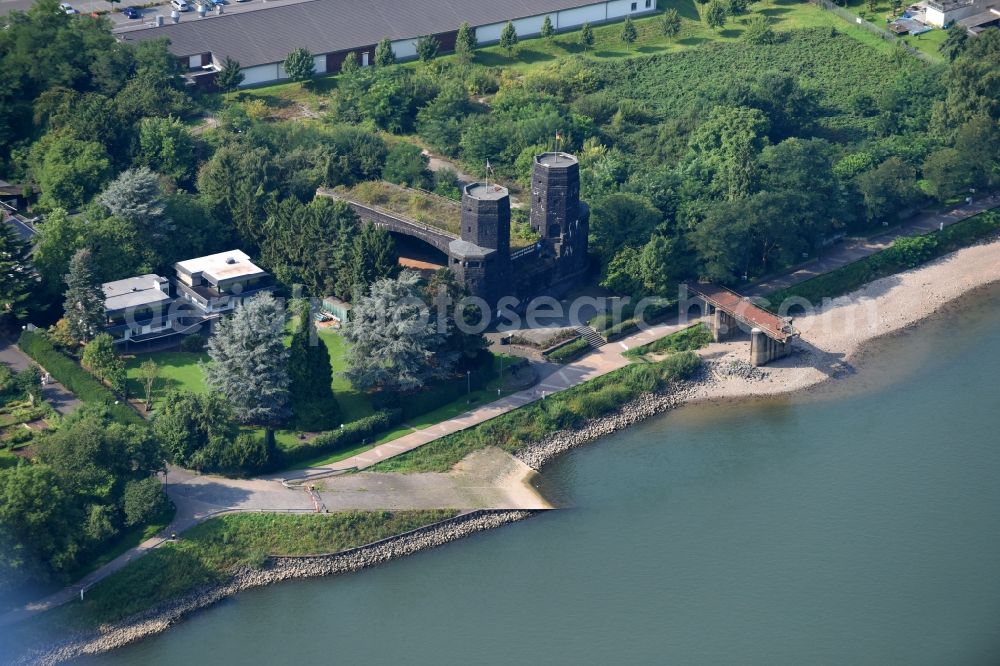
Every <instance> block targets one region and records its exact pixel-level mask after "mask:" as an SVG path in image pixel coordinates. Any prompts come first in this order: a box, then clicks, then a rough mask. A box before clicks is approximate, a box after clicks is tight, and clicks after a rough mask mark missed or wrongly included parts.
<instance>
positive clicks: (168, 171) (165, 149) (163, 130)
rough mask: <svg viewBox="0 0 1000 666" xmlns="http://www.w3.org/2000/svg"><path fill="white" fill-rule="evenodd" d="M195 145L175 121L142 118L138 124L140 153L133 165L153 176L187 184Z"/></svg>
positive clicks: (186, 132) (190, 173) (194, 162)
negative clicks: (167, 177) (146, 168)
mask: <svg viewBox="0 0 1000 666" xmlns="http://www.w3.org/2000/svg"><path fill="white" fill-rule="evenodd" d="M196 162H197V160H196V159H195V143H194V138H193V137H192V136H191V132H190V131H188V129H187V127H185V126H184V124H183V123H182V122H181V121H180V120H178V119H177V118H172V117H170V118H143V119H142V120H141V121H140V122H139V152H138V154H137V155H136V158H135V163H136V164H137V165H139V166H145V167H149V169H151V170H152V171H155V172H156V173H161V174H163V175H165V176H169V177H171V178H173V179H174V180H175V181H186V180H187V179H189V178H191V176H192V174H193V173H194V168H193V167H194V165H195V164H196Z"/></svg>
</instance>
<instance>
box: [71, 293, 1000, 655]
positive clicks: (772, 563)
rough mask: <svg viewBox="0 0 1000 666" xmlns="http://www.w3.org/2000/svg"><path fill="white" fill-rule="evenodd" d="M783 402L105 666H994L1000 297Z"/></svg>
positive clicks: (664, 438)
mask: <svg viewBox="0 0 1000 666" xmlns="http://www.w3.org/2000/svg"><path fill="white" fill-rule="evenodd" d="M971 304H972V305H973V306H974V307H963V308H962V309H960V310H958V311H955V312H952V313H951V314H950V315H949V316H948V317H946V318H940V319H938V320H935V321H932V322H929V323H927V324H925V325H923V326H921V327H920V328H919V329H917V330H916V331H914V332H910V333H907V334H904V335H902V336H900V337H896V338H894V339H892V340H887V341H883V342H881V343H879V344H878V345H876V346H875V347H874V349H873V352H872V353H870V354H867V355H866V358H865V359H864V360H863V362H862V363H861V369H860V371H859V372H858V373H857V374H855V375H854V376H852V377H849V378H847V379H843V380H838V381H836V382H833V383H830V384H827V385H826V386H825V387H823V388H820V389H818V390H816V391H813V392H810V394H809V395H808V396H804V397H800V398H797V399H780V400H768V401H759V402H756V403H750V404H741V405H704V406H692V407H685V408H683V409H680V410H677V411H675V412H672V413H669V414H667V415H665V416H662V417H660V418H656V419H653V420H650V421H648V422H646V423H644V424H642V425H640V426H638V427H636V428H633V429H631V430H628V431H626V432H623V433H620V434H618V435H616V436H613V437H609V438H607V439H604V440H602V441H600V442H597V443H595V444H593V445H590V446H587V447H584V448H582V449H579V450H577V451H575V452H572V453H570V454H568V455H566V456H564V457H562V458H560V459H559V460H558V461H556V462H555V463H553V464H552V465H550V466H548V467H547V468H546V469H545V470H544V476H545V477H546V478H547V480H548V483H549V484H550V485H552V486H553V487H555V488H556V489H557V490H558V492H559V493H560V494H561V495H563V496H565V497H566V498H567V499H568V500H569V501H570V502H571V503H572V506H573V508H571V509H566V510H561V511H553V512H550V513H547V514H545V515H542V516H539V517H535V518H532V519H530V520H528V521H524V522H522V523H518V524H515V525H512V526H509V527H506V528H503V529H501V530H498V531H493V532H488V533H482V534H479V535H476V536H474V537H472V538H469V539H466V540H464V541H460V542H457V543H453V544H450V545H448V546H445V547H443V548H440V549H437V550H433V551H429V552H425V553H421V554H419V555H417V556H415V557H411V558H408V559H405V560H400V561H396V562H393V563H390V564H388V565H385V566H382V567H379V568H377V569H373V570H369V571H366V572H362V573H359V574H355V575H350V576H345V577H341V578H331V579H319V580H307V581H297V582H293V583H286V584H282V585H278V586H274V587H271V588H266V589H262V590H256V591H252V592H250V593H245V594H242V595H240V596H239V597H238V598H236V599H233V600H230V601H227V602H225V603H223V604H221V605H219V606H216V607H214V608H212V609H210V610H207V611H205V612H201V613H198V614H197V615H195V616H193V617H192V618H190V619H189V620H187V621H185V622H183V623H181V624H180V625H179V626H177V627H175V628H172V629H170V630H169V631H167V632H166V633H165V634H163V635H161V636H158V637H155V638H152V639H149V640H146V641H144V642H142V643H140V644H138V645H135V646H132V647H130V648H127V649H124V650H121V651H119V652H117V653H114V654H111V655H106V656H103V657H101V658H100V659H94V660H92V661H91V662H90V663H108V664H138V663H141V664H144V665H154V664H172V665H176V664H201V663H213V664H280V663H345V664H393V663H395V664H476V665H490V664H510V663H517V662H520V663H540V664H619V663H628V664H653V663H656V664H685V665H689V664H695V665H700V664H711V665H713V666H714V665H718V664H753V665H756V664H761V665H767V666H774V665H779V664H795V665H799V664H810V665H814V664H873V665H875V664H877V665H879V666H884V665H887V664H907V665H920V664H928V665H931V664H933V665H935V666H938V665H943V664H947V665H949V666H950V665H960V664H961V665H964V664H984V665H985V664H991V665H995V664H998V663H1000V483H998V472H1000V392H998V390H997V378H998V377H1000V290H996V289H994V290H992V291H990V292H988V293H986V294H981V295H979V296H977V297H976V298H974V299H971Z"/></svg>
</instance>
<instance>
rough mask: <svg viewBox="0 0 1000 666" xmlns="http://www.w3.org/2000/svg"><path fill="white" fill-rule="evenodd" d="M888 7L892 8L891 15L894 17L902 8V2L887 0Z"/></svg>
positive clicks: (901, 0) (899, 0) (900, 0)
mask: <svg viewBox="0 0 1000 666" xmlns="http://www.w3.org/2000/svg"><path fill="white" fill-rule="evenodd" d="M889 6H890V7H892V13H893V15H894V16H895V15H896V14H898V13H899V10H900V9H901V8H902V7H903V0H889Z"/></svg>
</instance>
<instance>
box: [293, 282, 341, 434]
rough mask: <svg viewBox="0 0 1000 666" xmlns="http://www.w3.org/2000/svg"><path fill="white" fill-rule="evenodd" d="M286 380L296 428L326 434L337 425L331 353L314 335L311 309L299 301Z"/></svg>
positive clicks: (314, 325) (338, 416)
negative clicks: (289, 382)
mask: <svg viewBox="0 0 1000 666" xmlns="http://www.w3.org/2000/svg"><path fill="white" fill-rule="evenodd" d="M288 378H289V380H290V381H291V385H290V387H289V393H290V395H291V401H292V411H293V412H294V414H295V423H296V426H297V427H298V428H300V429H302V430H313V431H315V430H329V429H330V428H333V427H335V426H336V425H337V423H339V421H340V410H339V409H338V407H337V401H336V399H335V398H334V396H333V388H332V382H333V367H332V366H331V364H330V352H329V350H328V349H327V348H326V345H325V344H324V343H323V341H322V340H320V339H319V336H318V334H317V333H316V323H315V322H314V321H313V318H312V308H311V307H310V305H309V303H308V302H307V301H302V302H301V303H300V304H299V306H298V308H297V312H296V313H295V330H294V331H293V332H292V341H291V344H290V345H289V348H288Z"/></svg>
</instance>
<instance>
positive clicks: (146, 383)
mask: <svg viewBox="0 0 1000 666" xmlns="http://www.w3.org/2000/svg"><path fill="white" fill-rule="evenodd" d="M159 378H160V366H159V365H157V364H156V361H154V360H153V359H151V358H147V359H146V360H145V361H143V362H142V364H141V365H140V366H139V379H141V380H142V389H143V394H144V396H145V405H146V411H147V412H148V411H149V408H150V407H151V406H152V404H153V389H155V388H156V380H157V379H159Z"/></svg>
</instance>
